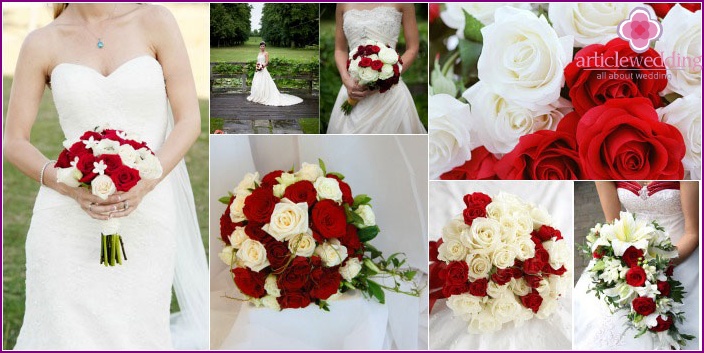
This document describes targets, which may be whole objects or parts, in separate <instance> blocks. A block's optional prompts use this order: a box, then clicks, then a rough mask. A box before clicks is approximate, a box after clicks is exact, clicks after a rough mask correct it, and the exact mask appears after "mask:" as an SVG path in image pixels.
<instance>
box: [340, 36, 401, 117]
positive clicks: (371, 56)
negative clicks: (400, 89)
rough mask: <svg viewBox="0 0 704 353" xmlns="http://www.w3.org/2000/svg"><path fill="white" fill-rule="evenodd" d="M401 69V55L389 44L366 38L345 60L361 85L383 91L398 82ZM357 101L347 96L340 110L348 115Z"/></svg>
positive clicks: (350, 71) (354, 77)
mask: <svg viewBox="0 0 704 353" xmlns="http://www.w3.org/2000/svg"><path fill="white" fill-rule="evenodd" d="M402 70H403V62H402V61H401V56H400V55H398V53H397V52H396V50H394V49H393V48H391V46H389V45H385V44H383V43H381V42H377V41H373V40H368V41H366V42H364V43H362V44H361V45H360V46H358V47H357V48H356V49H354V50H352V51H351V52H350V54H349V59H348V60H347V71H348V72H349V74H350V76H351V77H352V78H353V79H355V81H357V83H358V84H359V85H361V86H366V87H367V88H369V89H370V90H377V89H378V90H379V92H380V93H384V92H386V91H388V90H389V89H391V87H393V86H394V85H395V84H397V83H398V81H399V79H400V78H401V71H402ZM356 104H357V101H356V100H355V99H352V98H347V101H345V102H344V103H343V104H342V107H341V109H342V111H343V112H345V115H349V114H350V112H351V111H352V109H353V108H354V106H355V105H356Z"/></svg>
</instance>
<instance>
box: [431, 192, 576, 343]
mask: <svg viewBox="0 0 704 353" xmlns="http://www.w3.org/2000/svg"><path fill="white" fill-rule="evenodd" d="M464 202H465V204H466V206H467V207H466V208H465V209H464V211H463V213H462V215H460V216H458V217H456V218H453V219H452V220H450V222H449V223H447V225H445V227H444V228H443V230H442V239H441V240H440V241H439V242H437V243H435V244H431V249H437V253H436V254H431V260H436V261H433V262H434V263H431V270H430V282H431V299H440V298H448V299H447V306H448V307H449V308H450V309H452V311H453V313H454V316H458V317H460V318H462V319H463V320H465V321H467V322H468V323H469V326H468V331H469V332H470V333H489V332H494V331H498V330H500V329H501V328H502V326H503V324H505V323H508V322H511V321H513V322H514V324H515V325H516V326H518V325H520V324H522V323H524V322H525V321H526V320H530V319H531V318H533V317H536V318H538V319H545V318H547V317H549V316H550V315H551V314H552V313H553V312H554V311H555V310H556V309H557V304H558V303H557V300H558V299H559V298H560V296H561V295H562V294H563V293H564V291H565V290H566V288H567V286H569V283H568V282H569V278H568V276H567V274H566V273H567V272H568V271H567V268H566V267H565V266H566V264H567V262H568V260H569V247H570V246H569V244H568V243H567V242H566V241H565V240H564V239H563V238H562V234H561V233H560V231H559V230H557V229H555V228H553V227H551V226H550V225H549V224H551V219H550V215H549V214H548V213H547V211H545V210H544V209H543V208H541V207H537V206H534V205H532V204H529V203H526V202H524V201H523V200H521V199H520V198H518V197H517V196H515V195H511V194H507V193H499V194H498V195H496V196H495V197H494V198H493V199H492V198H491V197H489V196H488V195H486V194H483V193H480V192H475V193H472V194H468V195H465V196H464ZM434 257H436V259H434ZM433 289H435V291H434V292H433Z"/></svg>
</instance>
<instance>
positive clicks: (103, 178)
mask: <svg viewBox="0 0 704 353" xmlns="http://www.w3.org/2000/svg"><path fill="white" fill-rule="evenodd" d="M90 185H91V193H92V194H93V195H95V196H98V197H100V198H101V199H103V200H107V199H108V197H109V196H110V195H112V194H114V193H115V192H116V191H117V189H115V183H113V182H112V179H110V177H109V176H107V175H105V174H101V175H98V176H97V177H95V179H93V181H91V183H90Z"/></svg>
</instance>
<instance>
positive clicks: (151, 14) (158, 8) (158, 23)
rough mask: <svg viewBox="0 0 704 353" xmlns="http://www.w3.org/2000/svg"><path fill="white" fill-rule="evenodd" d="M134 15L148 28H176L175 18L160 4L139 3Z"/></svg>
mask: <svg viewBox="0 0 704 353" xmlns="http://www.w3.org/2000/svg"><path fill="white" fill-rule="evenodd" d="M134 15H135V16H136V17H137V18H138V20H139V21H140V23H141V24H143V25H144V26H145V27H146V28H148V29H153V30H155V31H158V32H161V31H165V30H173V29H174V28H176V29H178V25H177V24H176V18H175V17H174V15H173V14H172V13H171V11H170V10H169V9H167V8H166V7H164V6H162V5H153V4H141V5H139V8H138V9H137V10H135V12H134Z"/></svg>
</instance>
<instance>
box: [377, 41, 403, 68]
mask: <svg viewBox="0 0 704 353" xmlns="http://www.w3.org/2000/svg"><path fill="white" fill-rule="evenodd" d="M379 47H380V48H381V50H380V51H379V60H381V62H383V63H384V64H388V65H393V64H395V63H397V62H398V53H397V52H396V51H395V50H393V49H391V48H388V47H386V46H385V45H380V46H379ZM372 60H374V59H372ZM392 70H393V69H392Z"/></svg>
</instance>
